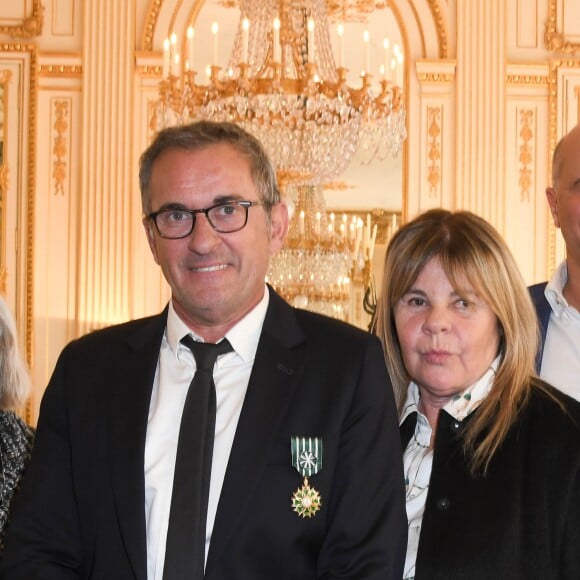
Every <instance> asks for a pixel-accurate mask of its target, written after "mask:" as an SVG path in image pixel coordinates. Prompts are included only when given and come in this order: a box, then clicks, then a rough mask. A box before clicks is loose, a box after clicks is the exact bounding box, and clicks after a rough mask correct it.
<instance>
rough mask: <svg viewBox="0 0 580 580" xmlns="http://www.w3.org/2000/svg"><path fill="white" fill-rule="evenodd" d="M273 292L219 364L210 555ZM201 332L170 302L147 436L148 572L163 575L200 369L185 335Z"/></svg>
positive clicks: (234, 335)
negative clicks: (187, 414) (183, 435)
mask: <svg viewBox="0 0 580 580" xmlns="http://www.w3.org/2000/svg"><path fill="white" fill-rule="evenodd" d="M268 302H269V293H268V291H267V289H266V288H265V287H264V297H263V299H262V301H261V302H260V303H259V304H258V305H257V306H256V307H255V308H254V309H253V310H252V311H251V312H250V313H248V314H247V315H246V316H245V317H244V318H243V319H242V320H240V322H238V323H237V324H236V325H235V326H234V327H233V328H232V329H230V331H229V332H228V333H227V334H226V338H227V339H228V340H229V341H230V344H231V345H232V348H233V349H234V352H230V353H227V354H225V355H222V356H220V357H219V358H218V360H217V362H216V366H215V367H214V375H213V376H214V383H215V386H216V425H215V441H214V451H213V461H212V466H211V481H210V489H209V502H208V508H207V523H206V540H205V557H206V560H207V553H208V550H209V544H210V540H211V534H212V531H213V525H214V520H215V515H216V511H217V506H218V501H219V497H220V493H221V489H222V485H223V481H224V476H225V472H226V467H227V464H228V459H229V456H230V451H231V448H232V443H233V440H234V435H235V432H236V427H237V425H238V419H239V417H240V412H241V410H242V405H243V402H244V397H245V395H246V391H247V388H248V382H249V379H250V373H251V372H252V366H253V364H254V359H255V356H256V350H257V348H258V340H259V338H260V334H261V331H262V326H263V323H264V318H265V316H266V310H267V309H268ZM187 334H191V335H192V336H193V338H194V339H195V340H200V338H199V337H197V336H195V335H194V334H193V333H192V332H191V330H190V329H189V327H188V326H187V325H186V324H185V323H184V322H183V321H182V320H181V319H180V318H179V317H178V316H177V314H176V312H175V310H174V309H173V305H172V304H171V303H170V304H169V312H168V315H167V327H166V329H165V334H164V336H163V340H162V343H161V349H160V352H159V361H158V363H157V371H156V373H155V379H154V382H153V391H152V394H151V403H150V406H149V418H148V423H147V436H146V441H145V521H146V531H147V578H148V580H162V577H163V564H164V561H165V543H166V540H167V528H168V525H169V509H170V506H171V492H172V489H173V473H174V469H175V457H176V452H177V441H178V438H179V427H180V423H181V414H182V411H183V406H184V404H185V397H186V395H187V390H188V388H189V384H190V382H191V379H192V378H193V375H194V373H195V369H196V366H195V359H194V358H193V354H192V353H191V351H190V350H189V349H188V348H187V347H186V346H184V345H182V344H181V342H180V340H181V339H182V338H183V337H184V336H185V335H187Z"/></svg>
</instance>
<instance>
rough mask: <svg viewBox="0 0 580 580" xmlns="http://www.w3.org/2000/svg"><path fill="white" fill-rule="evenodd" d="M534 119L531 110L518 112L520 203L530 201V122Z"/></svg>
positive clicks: (531, 138)
mask: <svg viewBox="0 0 580 580" xmlns="http://www.w3.org/2000/svg"><path fill="white" fill-rule="evenodd" d="M533 119H534V111H533V110H532V109H525V110H522V111H520V131H519V136H520V139H521V140H520V155H519V161H520V179H519V182H518V185H519V186H520V199H521V201H530V188H531V187H532V167H533V165H532V161H533V156H532V148H531V142H532V140H533V138H534V132H533V131H532V121H533Z"/></svg>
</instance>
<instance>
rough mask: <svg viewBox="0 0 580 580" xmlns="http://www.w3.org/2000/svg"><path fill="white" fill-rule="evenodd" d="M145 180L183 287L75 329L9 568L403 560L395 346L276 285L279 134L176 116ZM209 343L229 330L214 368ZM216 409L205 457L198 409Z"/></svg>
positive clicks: (257, 566) (156, 248)
mask: <svg viewBox="0 0 580 580" xmlns="http://www.w3.org/2000/svg"><path fill="white" fill-rule="evenodd" d="M140 187H141V195H142V206H143V213H144V218H143V224H144V227H145V231H146V235H147V238H148V240H149V244H150V247H151V250H152V253H153V257H154V258H155V261H156V262H157V264H159V266H160V267H161V269H162V271H163V274H164V276H165V278H166V279H167V282H168V283H169V285H170V287H171V291H172V296H171V301H170V302H169V304H168V306H167V308H166V309H165V310H164V312H163V313H162V314H159V315H157V316H153V317H150V318H147V319H142V320H137V321H133V322H129V323H127V324H124V325H119V326H114V327H111V328H108V329H104V330H102V331H99V332H94V333H92V334H90V335H88V336H85V337H83V338H80V339H78V340H76V341H73V342H72V343H71V344H69V345H68V346H67V347H66V348H65V349H64V351H63V353H62V354H61V356H60V358H59V361H58V363H57V366H56V369H55V371H54V374H53V377H52V379H51V381H50V384H49V386H48V388H47V390H46V393H45V396H44V398H43V402H42V408H41V413H40V419H39V423H38V432H37V437H36V443H35V448H34V451H33V457H32V462H31V466H30V470H29V472H28V477H26V479H25V482H24V485H23V488H22V492H21V494H20V498H19V499H20V501H19V502H18V505H17V507H16V510H15V513H14V520H13V524H12V527H11V533H10V534H9V539H8V544H7V548H6V553H5V557H4V560H3V562H2V564H1V570H2V573H1V574H0V576H1V577H2V578H5V579H7V580H18V579H22V580H32V579H34V578H42V579H45V580H60V579H63V580H64V579H91V580H97V579H99V580H101V579H102V580H115V579H119V580H131V579H135V580H146V579H147V580H183V579H185V578H188V579H201V578H205V579H206V580H238V579H239V580H274V579H275V580H298V579H301V580H316V579H328V580H330V579H333V578H334V579H338V578H340V579H341V580H348V579H350V580H387V579H389V580H394V579H400V578H401V573H402V564H403V559H404V551H405V545H406V530H407V526H406V518H405V507H404V484H403V472H402V458H401V451H400V441H399V435H398V431H397V420H396V411H395V406H394V401H393V394H392V389H391V384H390V381H389V379H388V376H387V372H386V368H385V364H384V359H383V353H382V349H381V346H380V343H379V341H378V340H377V339H376V338H375V337H373V336H371V335H370V334H367V333H364V332H362V331H360V330H358V329H355V328H354V327H352V326H349V325H346V324H343V323H341V322H338V321H336V320H332V319H329V318H325V317H322V316H319V315H316V314H313V313H310V312H305V311H300V310H295V309H294V308H292V307H290V306H289V305H288V304H287V303H285V302H284V301H283V300H282V299H281V298H280V297H279V296H278V295H277V294H276V293H275V292H274V291H273V290H272V289H271V288H269V287H267V286H266V284H265V282H264V279H265V275H266V272H267V268H268V262H269V259H270V256H271V255H272V254H274V253H275V252H276V251H277V250H278V249H279V248H280V247H281V246H282V244H283V241H284V237H285V235H286V231H287V227H288V214H287V209H286V206H285V205H284V204H283V203H282V202H281V200H280V194H279V191H278V187H277V184H276V177H275V173H274V170H273V168H272V166H271V164H270V162H269V160H268V158H267V156H266V154H265V152H264V150H263V148H262V146H261V145H260V144H259V143H258V142H257V141H256V139H254V138H253V137H251V136H250V135H249V134H248V133H246V132H245V131H243V130H242V129H240V128H239V127H237V126H235V125H232V124H229V123H209V122H200V123H196V124H193V125H189V126H183V127H174V128H170V129H166V130H164V131H162V132H161V133H159V134H158V135H157V137H156V138H155V140H154V141H153V143H152V144H151V146H150V147H149V148H148V149H147V150H146V151H145V153H144V154H143V155H142V157H141V162H140ZM200 343H204V344H203V347H204V348H202V349H201V350H204V349H206V350H207V349H209V350H216V351H217V350H220V352H219V354H217V353H216V354H215V355H214V358H213V360H212V362H211V364H210V365H209V370H208V368H206V367H205V366H204V365H205V363H202V362H200V360H201V359H198V356H200V355H199V354H198V351H199V350H200ZM216 345H217V346H216ZM222 347H223V349H222ZM215 361H217V362H215ZM214 365H215V366H214ZM192 376H193V380H192ZM198 377H204V378H203V385H204V388H206V387H208V386H209V387H210V388H209V390H208V391H207V393H208V394H207V396H206V399H204V403H203V405H202V404H201V403H200V404H198V405H197V406H195V405H193V407H192V410H191V412H192V413H197V412H201V411H200V410H201V409H202V407H204V408H207V414H204V415H203V417H202V418H200V419H196V420H195V421H190V416H191V415H190V413H189V411H188V409H189V403H190V394H191V393H193V395H192V397H193V396H195V393H197V392H201V391H199V390H198V388H197V387H198V384H197V382H196V381H197V379H198ZM190 381H191V387H190ZM211 383H213V384H211ZM194 386H195V389H194ZM212 409H213V410H212ZM210 410H211V413H210ZM210 415H211V416H212V419H210V418H209V417H210ZM200 417H201V416H200ZM212 421H214V422H215V426H212V427H211V428H208V429H207V430H204V431H203V435H199V437H198V439H203V441H202V443H203V445H201V447H199V446H198V447H197V449H198V452H199V454H200V455H201V459H200V460H199V462H198V464H199V468H193V467H192V466H193V461H194V459H193V457H194V456H195V457H197V456H198V455H194V454H189V451H187V452H185V451H183V449H184V447H183V446H182V443H183V444H185V442H186V441H188V442H189V443H188V445H189V444H191V443H192V442H191V441H190V439H192V437H191V436H190V434H189V433H190V431H189V428H190V426H189V423H190V422H191V423H193V424H194V425H193V426H195V425H201V424H203V425H205V424H207V425H210V426H211V425H213V424H212ZM186 425H187V428H186ZM208 441H209V443H208ZM196 442H197V439H196V438H195V437H193V443H196ZM198 452H196V453H198ZM190 458H191V459H190ZM182 460H183V461H182ZM196 461H197V459H196ZM178 475H179V476H178ZM182 475H183V477H182ZM184 478H185V480H187V479H188V478H189V480H188V483H187V485H188V486H190V487H189V488H187V489H186V491H185V492H184V488H183V485H184V483H183V481H184ZM194 488H195V490H196V491H195V492H193V491H190V490H193V489H194ZM198 488H199V489H198ZM194 495H195V497H196V498H197V499H196V501H197V502H198V503H196V506H195V507H191V506H190V504H189V503H188V502H189V501H190V500H191V498H192V497H193V496H194ZM177 497H179V498H180V499H179V501H177V499H176V498H177ZM181 501H183V502H184V503H183V504H182V503H179V502H181ZM182 506H185V507H182ZM174 508H176V509H174ZM190 510H191V514H193V515H192V516H191V517H189V516H188V517H183V515H184V513H188V514H189V513H190ZM176 522H179V526H185V528H179V526H178V524H177V523H176ZM192 522H193V523H194V524H195V525H191V524H192ZM176 526H177V527H176ZM187 526H191V529H190V528H188V527H187ZM181 529H186V531H180V530H181ZM176 530H177V531H176ZM171 538H172V539H171Z"/></svg>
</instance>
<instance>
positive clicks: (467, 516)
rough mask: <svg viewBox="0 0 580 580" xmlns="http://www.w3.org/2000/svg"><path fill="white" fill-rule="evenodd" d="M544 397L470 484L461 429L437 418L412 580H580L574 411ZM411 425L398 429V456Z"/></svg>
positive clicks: (579, 434) (579, 409)
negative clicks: (485, 468) (399, 444)
mask: <svg viewBox="0 0 580 580" xmlns="http://www.w3.org/2000/svg"><path fill="white" fill-rule="evenodd" d="M547 388H548V389H549V391H550V393H552V395H553V396H554V397H555V398H557V399H558V400H559V401H560V402H561V404H562V405H563V406H564V408H565V411H563V410H562V409H561V407H560V406H559V405H558V404H557V403H556V402H555V401H554V400H553V399H551V398H550V397H549V396H548V395H546V394H545V393H543V392H542V391H541V390H540V389H534V390H533V394H532V395H531V398H530V401H529V404H528V405H527V406H526V407H525V409H524V410H523V411H522V413H521V415H520V417H519V418H518V419H517V421H516V423H515V424H514V425H513V427H512V428H511V430H510V431H509V433H508V435H507V438H506V440H505V441H504V443H503V444H502V446H501V448H500V449H499V450H498V451H497V452H496V454H495V456H494V457H493V459H492V461H491V464H490V466H489V471H488V473H487V475H486V476H485V477H480V478H474V477H472V476H471V474H470V472H469V469H468V465H467V461H466V459H465V456H464V454H463V451H462V439H461V433H462V431H463V429H464V428H465V426H466V424H467V423H468V422H469V420H470V418H472V417H473V416H474V415H475V413H477V411H475V412H474V414H473V415H471V416H470V417H468V418H467V419H466V420H465V421H463V422H459V421H456V420H455V419H454V418H452V417H451V416H450V415H448V414H447V413H445V412H444V411H442V412H441V415H440V417H439V422H438V426H437V433H436V440H435V449H434V457H433V471H432V474H431V481H430V485H429V492H428V495H427V503H426V508H425V514H424V517H423V525H422V529H421V536H420V540H419V549H418V554H417V569H416V576H415V578H416V580H514V579H521V580H578V578H580V404H579V403H578V402H577V401H574V400H573V399H571V398H569V397H567V396H566V395H563V394H562V393H560V392H559V391H556V390H555V389H553V388H552V387H547ZM416 419H417V415H416V413H413V414H412V415H410V416H409V417H408V418H407V419H406V420H405V422H404V423H403V425H402V426H401V434H402V443H403V449H405V448H406V446H407V445H408V443H409V440H410V437H411V435H412V434H413V433H414V429H415V423H416Z"/></svg>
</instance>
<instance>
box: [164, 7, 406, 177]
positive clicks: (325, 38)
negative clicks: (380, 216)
mask: <svg viewBox="0 0 580 580" xmlns="http://www.w3.org/2000/svg"><path fill="white" fill-rule="evenodd" d="M239 8H240V21H239V23H238V27H237V32H236V36H235V39H234V44H233V49H232V53H231V56H230V60H229V63H228V65H227V66H226V68H223V69H222V68H221V67H219V66H218V64H217V62H216V55H215V53H216V52H217V51H214V62H213V64H212V65H211V72H210V75H209V81H208V83H207V84H201V83H199V82H198V76H199V74H198V72H196V71H193V70H190V69H189V68H188V66H187V64H188V63H187V61H186V60H185V59H180V58H179V55H177V53H176V49H175V48H174V47H176V46H177V43H176V42H173V43H171V44H168V45H167V46H166V51H168V53H167V56H168V59H167V60H168V62H169V66H164V78H163V80H162V82H161V85H160V98H159V101H158V103H157V107H156V111H155V121H156V128H157V129H161V128H163V127H167V126H171V125H176V124H184V123H189V122H192V121H196V120H202V119H205V120H214V121H231V122H235V123H237V124H239V125H241V126H242V127H244V128H245V129H246V130H248V131H249V132H250V133H252V134H253V135H255V136H256V137H257V138H258V139H259V140H260V141H261V142H262V143H263V145H264V146H265V148H266V150H267V151H268V153H269V155H270V156H271V158H272V161H273V162H274V164H275V166H276V168H277V170H278V174H279V177H280V180H281V181H282V182H284V183H302V184H321V183H324V182H327V181H329V180H331V179H333V178H335V177H337V176H339V175H341V174H342V173H343V172H344V171H345V169H346V168H347V167H348V165H349V163H350V161H351V160H352V158H353V156H354V155H355V153H357V154H358V155H357V157H358V158H360V159H361V160H362V161H363V162H370V161H372V160H373V159H384V158H385V157H386V156H387V155H389V154H394V155H396V154H397V153H398V152H399V150H400V149H401V146H402V143H403V141H404V140H405V138H406V127H405V110H404V106H403V99H402V90H401V88H400V87H399V86H397V85H396V84H395V83H394V82H392V80H390V79H389V75H390V71H389V70H385V67H384V66H383V67H382V69H383V70H382V73H383V74H382V78H381V79H380V80H379V81H377V82H374V81H373V76H372V75H371V74H370V71H369V70H364V71H363V74H362V76H361V81H360V83H359V85H360V86H358V87H352V86H350V85H349V84H348V82H347V73H348V70H347V69H346V68H344V63H343V62H339V66H338V67H337V66H336V64H335V59H334V55H333V50H332V46H331V42H330V33H329V25H328V16H327V9H326V4H325V2H324V0H240V1H239ZM341 41H342V39H341ZM191 42H193V39H191ZM187 43H188V46H189V43H190V39H189V38H188V39H187ZM343 51H344V47H342V46H341V47H340V50H339V55H342V54H343ZM342 60H343V57H342V56H339V61H342ZM176 63H179V69H178V67H177V66H176ZM181 64H183V67H181ZM366 68H367V69H368V66H367V67H366Z"/></svg>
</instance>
